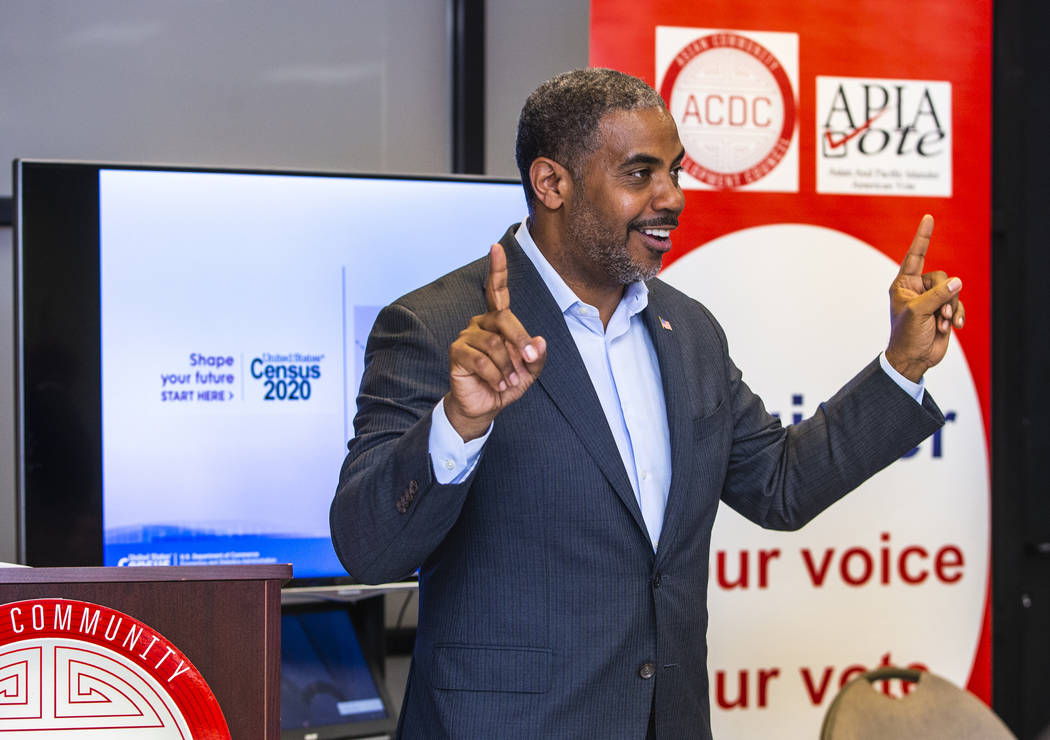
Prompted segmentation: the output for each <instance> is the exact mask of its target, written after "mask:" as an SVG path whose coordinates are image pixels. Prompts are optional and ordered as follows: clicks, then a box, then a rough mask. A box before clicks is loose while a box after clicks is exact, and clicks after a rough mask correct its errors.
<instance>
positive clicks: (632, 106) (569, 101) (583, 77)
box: [514, 67, 667, 213]
mask: <svg viewBox="0 0 1050 740" xmlns="http://www.w3.org/2000/svg"><path fill="white" fill-rule="evenodd" d="M666 107H667V106H666V105H665V104H664V101H663V98H661V97H660V94H659V93H658V92H656V90H654V89H653V88H652V87H650V86H649V85H648V84H647V83H646V82H644V81H643V80H640V79H638V78H637V77H632V76H631V75H627V74H624V73H623V72H617V71H616V70H613V69H603V68H599V67H594V68H589V69H574V70H572V71H571V72H565V73H563V74H560V75H558V76H557V77H553V78H551V79H549V80H547V81H546V82H544V83H543V84H542V85H540V86H539V87H537V88H536V89H535V90H534V91H533V92H532V94H531V95H529V97H528V100H526V101H525V106H524V107H523V108H522V109H521V116H520V117H519V118H518V138H517V141H516V143H515V147H514V156H515V159H516V160H517V163H518V171H519V172H521V184H522V186H523V187H524V188H525V200H526V201H527V202H528V205H529V212H530V213H531V212H532V210H533V204H534V201H535V198H536V193H535V192H534V191H533V189H532V183H531V182H530V181H529V167H531V166H532V163H533V161H534V160H535V159H536V158H537V157H550V158H551V159H553V160H554V161H555V162H557V163H558V164H560V165H562V166H563V167H565V168H566V169H568V170H569V172H571V173H572V176H573V179H574V180H577V181H579V179H580V174H581V171H582V165H583V160H584V158H585V157H586V156H587V155H588V154H591V153H592V152H594V151H596V150H597V149H598V147H599V146H600V145H601V141H600V139H599V130H598V123H599V121H601V119H602V118H603V117H604V116H606V115H607V114H609V113H612V112H614V111H619V110H636V109H639V108H666Z"/></svg>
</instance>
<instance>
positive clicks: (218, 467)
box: [14, 160, 525, 585]
mask: <svg viewBox="0 0 1050 740" xmlns="http://www.w3.org/2000/svg"><path fill="white" fill-rule="evenodd" d="M14 178H15V183H14V193H15V271H16V275H15V283H16V286H15V290H16V294H17V300H16V323H17V326H16V341H17V347H16V353H15V354H16V365H17V368H16V373H17V380H18V387H19V396H18V400H17V403H16V407H17V413H18V416H19V418H18V423H17V428H18V458H19V460H18V465H19V467H18V485H19V500H20V503H21V522H20V535H21V553H22V557H23V558H24V562H26V563H27V564H29V565H117V566H119V565H183V564H194V565H204V564H244V563H273V562H281V563H284V562H290V563H292V565H293V568H294V575H295V578H296V583H299V584H303V585H307V584H309V583H310V582H311V581H314V580H318V579H320V580H325V579H332V578H339V577H345V576H346V573H345V572H344V570H343V569H342V567H341V566H340V564H339V563H338V561H337V559H336V556H335V553H334V551H333V549H332V545H331V542H330V540H329V535H328V507H329V503H330V502H331V498H332V495H333V493H334V489H335V484H336V481H337V476H338V470H339V466H340V463H341V461H342V459H343V456H344V454H345V449H346V442H347V440H348V439H349V438H350V437H351V436H352V435H353V429H352V420H353V417H354V412H355V408H356V403H355V398H356V393H357V387H358V381H359V379H360V376H361V372H362V368H363V355H364V344H365V340H366V338H367V336H368V332H369V329H370V328H371V325H372V322H373V320H374V318H375V316H376V313H377V312H378V310H379V309H380V307H381V306H383V305H385V304H387V303H389V302H390V301H392V300H393V299H395V298H397V297H398V296H399V295H402V294H403V293H406V292H408V291H409V290H411V289H413V288H415V287H418V286H419V285H422V284H424V283H426V282H429V281H430V280H432V279H434V278H436V277H438V276H440V275H441V274H443V273H445V272H447V271H449V270H451V269H453V268H455V267H457V266H458V265H461V264H464V263H466V262H469V261H471V260H473V259H475V258H477V257H480V256H483V255H484V254H486V252H487V250H488V247H489V245H490V244H491V243H492V242H493V241H496V240H497V239H498V238H499V237H500V236H501V235H502V233H503V231H504V230H505V229H506V227H507V226H508V225H509V224H511V223H513V222H515V221H518V220H520V219H521V218H522V217H523V215H524V213H525V202H524V196H523V194H522V192H521V187H520V185H519V184H517V183H515V182H513V181H509V180H494V179H480V178H453V177H440V178H439V177H407V176H404V177H402V176H397V177H390V176H366V175H332V174H308V173H299V172H258V171H231V170H223V171H217V170H206V169H197V168H178V167H147V166H125V165H107V164H85V163H67V162H48V161H28V160H22V161H17V162H16V163H15V166H14ZM304 579H305V580H304Z"/></svg>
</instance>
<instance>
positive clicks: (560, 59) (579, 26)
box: [485, 0, 591, 177]
mask: <svg viewBox="0 0 1050 740" xmlns="http://www.w3.org/2000/svg"><path fill="white" fill-rule="evenodd" d="M590 10H591V8H590V2H589V0H530V2H527V3H523V2H518V1H517V0H488V2H487V4H486V10H485V13H486V15H485V61H486V65H487V66H486V70H485V73H486V77H485V101H486V113H485V167H486V172H487V173H488V174H490V175H501V176H506V177H518V168H517V165H515V164H514V133H515V131H516V130H517V127H518V114H519V113H520V112H521V105H522V103H524V102H525V98H527V97H528V95H529V93H530V92H532V91H533V90H534V89H535V88H536V87H537V86H538V85H539V84H540V83H541V82H543V81H544V80H546V79H549V78H551V77H553V76H554V75H556V74H558V73H559V72H566V71H568V70H570V69H576V68H578V67H586V66H587V50H588V46H587V37H588V35H589V31H590Z"/></svg>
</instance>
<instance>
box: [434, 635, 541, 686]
mask: <svg viewBox="0 0 1050 740" xmlns="http://www.w3.org/2000/svg"><path fill="white" fill-rule="evenodd" d="M550 682H551V651H550V650H546V649H543V648H527V647H503V646H498V645H435V646H434V649H433V650H432V651H431V671H430V683H431V685H432V686H433V687H434V688H436V689H451V690H454V691H510V692H517V693H527V694H542V693H544V692H545V691H547V690H548V689H549V688H550Z"/></svg>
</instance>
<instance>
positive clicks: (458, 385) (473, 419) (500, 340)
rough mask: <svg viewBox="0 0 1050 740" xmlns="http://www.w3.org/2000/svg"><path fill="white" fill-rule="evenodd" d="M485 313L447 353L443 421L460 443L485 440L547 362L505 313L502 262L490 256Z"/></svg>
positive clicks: (496, 254) (499, 253) (542, 347)
mask: <svg viewBox="0 0 1050 740" xmlns="http://www.w3.org/2000/svg"><path fill="white" fill-rule="evenodd" d="M485 301H486V303H487V304H488V311H487V312H485V313H483V314H481V315H480V316H475V317H474V318H472V319H471V320H470V323H469V324H467V328H466V329H464V330H463V331H461V332H460V333H459V337H458V338H457V339H456V341H454V342H453V343H452V346H451V347H449V350H448V357H449V367H450V369H449V382H450V386H451V390H450V391H449V392H448V394H447V395H446V396H445V416H446V417H448V420H449V423H450V424H452V428H453V429H455V430H456V432H457V433H458V434H459V436H460V437H461V438H462V439H463V441H464V442H469V441H470V440H472V439H477V438H478V437H480V436H482V435H483V434H485V431H486V430H487V429H488V428H489V425H490V424H491V423H492V420H493V419H495V418H496V415H497V414H499V412H500V411H501V410H503V409H504V408H505V407H506V406H509V405H510V404H512V403H514V402H515V401H517V400H518V399H519V398H521V396H522V395H523V394H524V393H525V391H527V390H528V389H529V386H531V385H532V383H533V381H534V380H536V378H537V377H538V376H539V374H540V371H541V370H542V369H543V363H544V362H546V360H547V343H546V342H545V341H544V339H543V337H530V336H529V333H528V332H527V331H525V327H523V326H522V325H521V322H520V321H518V318H517V317H516V316H515V315H514V314H513V313H512V312H511V310H510V291H509V290H508V289H507V256H506V255H505V254H504V253H503V247H502V245H500V244H493V245H492V249H491V250H490V251H489V277H488V281H487V282H486V284H485Z"/></svg>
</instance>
